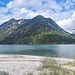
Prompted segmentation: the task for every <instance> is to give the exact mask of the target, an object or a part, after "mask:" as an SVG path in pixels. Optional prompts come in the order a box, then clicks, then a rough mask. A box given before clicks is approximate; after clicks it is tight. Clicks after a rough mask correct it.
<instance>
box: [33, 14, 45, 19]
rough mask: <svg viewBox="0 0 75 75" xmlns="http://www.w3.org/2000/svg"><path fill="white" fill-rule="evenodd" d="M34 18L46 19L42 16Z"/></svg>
mask: <svg viewBox="0 0 75 75" xmlns="http://www.w3.org/2000/svg"><path fill="white" fill-rule="evenodd" d="M34 18H39V19H44V17H43V16H42V15H37V16H35V17H34Z"/></svg>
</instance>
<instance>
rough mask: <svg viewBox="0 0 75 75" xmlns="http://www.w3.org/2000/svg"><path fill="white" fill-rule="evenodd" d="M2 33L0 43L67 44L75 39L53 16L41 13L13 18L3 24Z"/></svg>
mask: <svg viewBox="0 0 75 75" xmlns="http://www.w3.org/2000/svg"><path fill="white" fill-rule="evenodd" d="M0 33H1V35H0V37H1V39H0V44H57V43H58V44H59V43H62V44H63V43H66V44H67V43H74V41H75V38H74V37H72V36H71V35H70V34H69V33H68V32H66V31H65V30H63V29H62V28H61V27H59V25H58V24H56V23H55V22H54V21H53V20H52V19H51V18H45V17H43V16H41V15H38V16H36V17H34V18H32V19H20V20H15V19H11V20H9V21H7V22H5V23H3V24H2V25H1V27H0Z"/></svg>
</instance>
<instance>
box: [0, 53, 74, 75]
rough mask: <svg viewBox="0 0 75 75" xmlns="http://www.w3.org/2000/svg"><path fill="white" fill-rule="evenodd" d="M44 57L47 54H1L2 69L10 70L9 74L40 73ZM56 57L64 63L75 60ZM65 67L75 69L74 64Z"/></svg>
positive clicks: (0, 66)
mask: <svg viewBox="0 0 75 75" xmlns="http://www.w3.org/2000/svg"><path fill="white" fill-rule="evenodd" d="M43 58H45V56H44V57H43V56H32V55H16V54H0V71H5V72H9V75H23V74H24V73H25V75H27V73H29V72H33V73H34V75H39V74H38V73H39V71H38V70H37V69H38V68H39V67H40V65H41V60H42V59H43ZM54 59H55V60H57V61H58V62H59V63H62V64H66V63H68V62H73V61H74V60H72V59H65V58H54ZM63 68H66V69H69V70H73V71H75V67H72V66H63Z"/></svg>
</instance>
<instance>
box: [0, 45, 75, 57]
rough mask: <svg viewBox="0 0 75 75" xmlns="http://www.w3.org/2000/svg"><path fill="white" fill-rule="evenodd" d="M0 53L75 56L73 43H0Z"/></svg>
mask: <svg viewBox="0 0 75 75" xmlns="http://www.w3.org/2000/svg"><path fill="white" fill-rule="evenodd" d="M0 53H10V54H12V53H13V54H27V55H40V56H56V57H63V58H74V57H75V45H0Z"/></svg>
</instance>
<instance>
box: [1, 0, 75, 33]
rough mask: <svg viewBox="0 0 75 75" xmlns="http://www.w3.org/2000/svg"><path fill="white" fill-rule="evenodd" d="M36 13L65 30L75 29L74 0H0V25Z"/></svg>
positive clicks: (27, 17)
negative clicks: (51, 20)
mask: <svg viewBox="0 0 75 75" xmlns="http://www.w3.org/2000/svg"><path fill="white" fill-rule="evenodd" d="M37 15H42V16H44V17H46V18H51V19H53V20H54V21H55V22H56V23H57V24H58V25H59V26H60V27H61V28H63V29H64V30H66V31H67V32H70V33H72V32H74V31H75V0H0V25H1V24H2V23H3V22H5V21H8V20H9V19H11V18H15V19H22V18H23V19H29V18H30V19H31V18H33V17H35V16H37Z"/></svg>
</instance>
